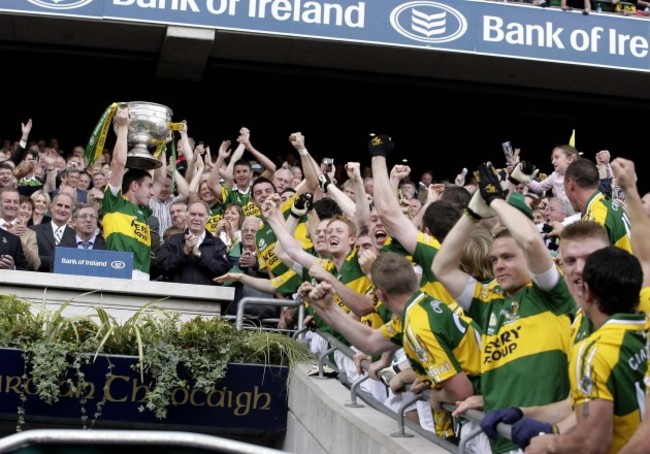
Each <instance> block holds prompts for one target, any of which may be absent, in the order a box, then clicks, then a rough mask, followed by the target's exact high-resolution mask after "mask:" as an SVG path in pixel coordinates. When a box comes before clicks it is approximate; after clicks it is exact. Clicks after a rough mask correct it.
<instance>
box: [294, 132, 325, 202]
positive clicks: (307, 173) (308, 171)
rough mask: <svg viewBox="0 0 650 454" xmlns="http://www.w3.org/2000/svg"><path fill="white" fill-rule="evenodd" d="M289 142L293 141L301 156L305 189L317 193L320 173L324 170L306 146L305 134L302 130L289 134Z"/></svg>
mask: <svg viewBox="0 0 650 454" xmlns="http://www.w3.org/2000/svg"><path fill="white" fill-rule="evenodd" d="M289 142H291V145H292V146H293V148H295V149H296V151H297V152H298V155H299V156H300V165H301V167H302V171H303V174H304V177H305V186H304V188H303V191H304V192H311V193H312V194H315V193H316V191H317V190H318V187H319V184H318V178H319V176H320V174H322V171H321V170H320V167H319V166H318V163H316V161H315V160H314V158H313V157H312V156H311V154H309V151H307V148H306V147H305V136H303V135H302V133H301V132H294V133H293V134H291V135H289Z"/></svg>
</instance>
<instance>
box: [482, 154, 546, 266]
mask: <svg viewBox="0 0 650 454" xmlns="http://www.w3.org/2000/svg"><path fill="white" fill-rule="evenodd" d="M478 176H479V182H478V185H479V191H480V194H481V197H482V198H483V200H485V202H486V203H487V205H488V206H489V207H490V208H491V209H492V210H493V211H494V212H495V213H496V215H497V216H498V217H499V220H500V221H501V223H502V224H503V225H504V226H505V227H506V228H507V229H508V231H509V232H510V235H512V238H513V239H514V240H515V241H516V242H517V244H519V246H521V248H522V249H523V250H524V253H525V255H526V262H527V264H528V269H529V270H530V271H531V272H532V273H533V274H542V273H544V272H546V271H548V270H549V269H550V268H551V267H553V266H554V262H553V257H552V256H551V253H550V251H549V250H548V248H547V247H546V245H545V244H544V240H543V239H542V236H541V235H540V234H539V231H538V230H537V226H536V225H535V224H534V223H533V221H532V219H530V218H528V217H527V216H526V215H525V214H524V213H522V212H521V211H519V210H518V209H517V208H515V207H514V206H512V205H510V204H509V203H508V202H506V200H505V196H506V194H505V192H504V190H503V189H502V188H501V182H500V181H499V177H498V175H497V172H496V170H495V169H494V167H493V166H492V165H491V164H482V165H481V166H480V167H479V171H478ZM558 278H559V276H558Z"/></svg>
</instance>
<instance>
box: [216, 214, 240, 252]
mask: <svg viewBox="0 0 650 454" xmlns="http://www.w3.org/2000/svg"><path fill="white" fill-rule="evenodd" d="M243 222H244V211H243V210H242V207H241V206H239V205H238V204H236V203H229V204H228V205H226V206H225V208H224V210H223V219H221V220H220V221H219V222H218V223H217V232H216V235H217V237H218V238H220V239H221V241H223V243H224V244H225V245H226V247H227V248H228V250H230V248H231V247H232V246H233V245H234V244H235V243H237V242H238V241H240V240H241V227H242V223H243Z"/></svg>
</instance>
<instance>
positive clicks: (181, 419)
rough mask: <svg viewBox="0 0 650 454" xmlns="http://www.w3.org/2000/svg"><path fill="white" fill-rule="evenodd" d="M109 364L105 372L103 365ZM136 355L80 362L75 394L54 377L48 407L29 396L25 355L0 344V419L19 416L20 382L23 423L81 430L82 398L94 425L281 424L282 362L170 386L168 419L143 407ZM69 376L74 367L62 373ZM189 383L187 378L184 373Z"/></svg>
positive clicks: (253, 427)
mask: <svg viewBox="0 0 650 454" xmlns="http://www.w3.org/2000/svg"><path fill="white" fill-rule="evenodd" d="M111 364H112V365H113V366H114V367H113V369H112V372H110V373H109V365H111ZM136 364H137V358H135V357H131V356H115V355H110V356H106V355H99V356H98V357H97V360H96V361H95V362H94V363H92V364H88V365H84V366H82V371H83V372H84V373H85V379H86V381H87V382H89V383H90V384H91V385H90V386H89V387H88V388H87V389H85V390H83V392H81V393H80V394H81V395H80V396H78V395H76V394H75V393H74V392H72V391H71V390H70V387H69V385H68V384H67V383H66V382H62V383H60V386H59V392H60V395H59V401H58V402H56V403H54V404H53V405H48V404H47V403H45V402H43V401H41V400H40V399H39V398H38V396H36V395H35V390H34V388H33V385H30V383H31V382H30V381H29V379H25V378H24V377H23V375H24V373H25V370H24V361H23V357H22V352H21V350H16V349H0V385H1V386H0V420H1V421H3V425H4V426H9V427H15V425H16V423H17V421H18V413H17V408H18V406H19V405H20V395H21V389H22V388H23V384H24V381H25V380H27V382H25V385H26V391H25V395H26V398H27V400H26V402H25V403H24V408H25V423H26V425H28V426H29V425H30V424H39V425H41V424H43V423H46V424H49V425H51V426H66V427H70V428H77V429H78V428H81V427H82V422H81V418H82V416H83V415H84V413H82V404H81V402H80V397H81V398H85V399H87V401H86V402H85V403H84V404H83V408H84V410H85V415H87V416H88V418H89V419H93V415H95V413H96V411H97V404H98V403H102V404H103V406H100V410H99V411H100V414H99V416H98V417H97V420H96V422H95V424H94V427H98V428H122V429H158V430H162V429H166V430H184V431H190V432H201V433H209V434H211V435H238V434H246V435H250V436H255V437H259V438H269V439H272V438H277V437H278V436H280V435H281V434H282V433H283V432H285V431H286V427H287V409H288V403H287V394H286V391H287V386H286V381H287V377H288V373H289V369H288V368H287V367H281V366H264V365H257V364H234V363H230V364H228V370H227V372H226V376H225V377H224V378H223V379H222V380H221V381H220V382H218V383H216V384H215V387H214V389H213V390H211V391H209V392H206V391H204V390H200V389H193V388H192V387H191V386H188V387H186V388H177V389H175V390H174V391H173V393H172V396H171V404H170V406H169V407H168V412H167V417H166V418H165V419H157V418H156V416H155V415H154V413H153V412H151V411H148V410H144V411H140V410H139V408H140V407H142V406H144V405H145V404H146V402H145V401H144V393H145V390H146V389H147V387H149V386H153V385H154V383H155V382H154V380H152V379H151V378H150V377H147V376H146V375H145V379H144V381H141V380H140V375H139V372H137V371H138V370H139V369H138V368H137V367H134V366H135V365H136ZM66 378H68V379H70V380H71V381H72V382H73V383H74V382H75V380H76V378H75V372H74V371H72V370H71V371H70V373H69V376H68V377H66ZM184 378H186V379H187V380H188V383H192V380H191V377H189V375H188V374H185V377H184Z"/></svg>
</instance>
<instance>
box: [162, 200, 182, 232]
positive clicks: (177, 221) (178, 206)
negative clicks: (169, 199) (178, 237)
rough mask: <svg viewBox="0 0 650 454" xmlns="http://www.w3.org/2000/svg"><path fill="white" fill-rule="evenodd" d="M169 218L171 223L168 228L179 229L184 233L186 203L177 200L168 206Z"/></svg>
mask: <svg viewBox="0 0 650 454" xmlns="http://www.w3.org/2000/svg"><path fill="white" fill-rule="evenodd" d="M169 218H170V219H171V221H172V224H171V226H170V227H176V228H178V229H181V231H185V228H186V227H187V226H186V225H185V219H186V218H187V202H185V201H183V200H177V201H175V202H173V203H172V204H171V205H169ZM168 228H169V227H168ZM165 231H166V230H165ZM163 233H164V232H163Z"/></svg>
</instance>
